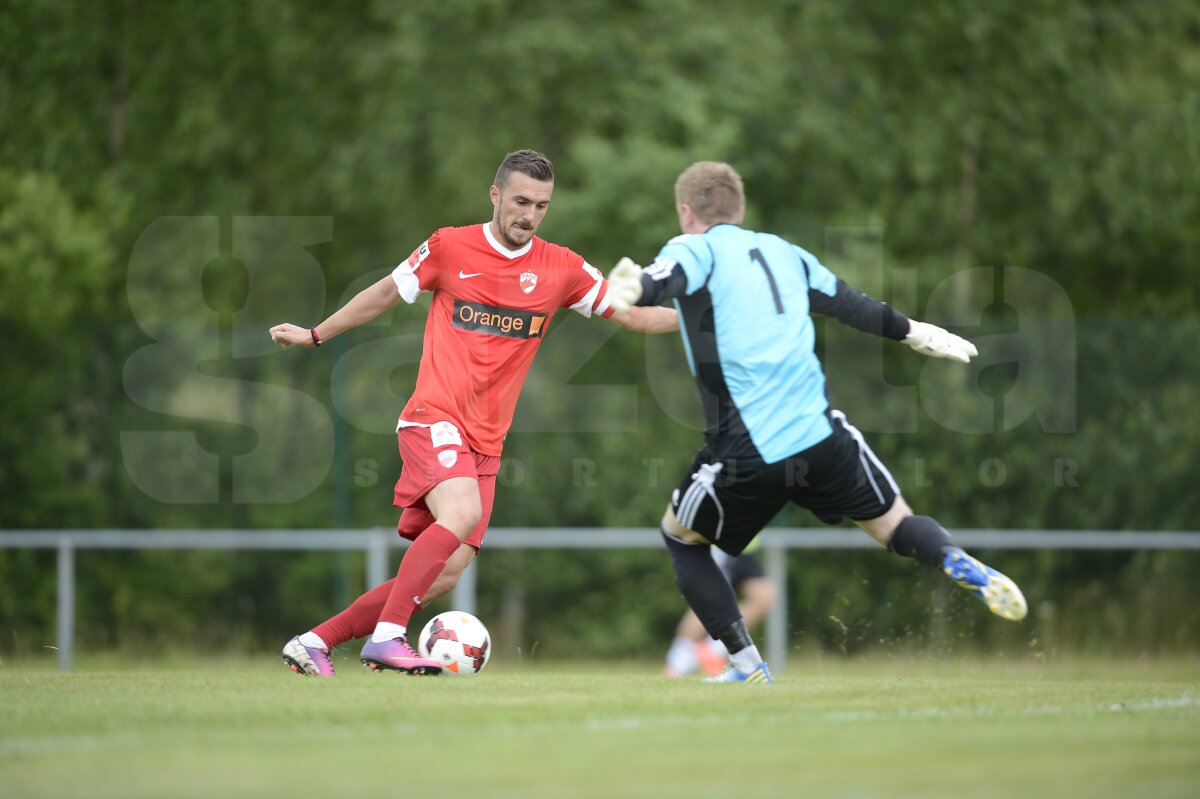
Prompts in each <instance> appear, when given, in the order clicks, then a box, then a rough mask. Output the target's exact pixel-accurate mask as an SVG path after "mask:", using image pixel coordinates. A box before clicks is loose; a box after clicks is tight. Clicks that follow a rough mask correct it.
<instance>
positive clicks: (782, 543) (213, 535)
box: [0, 527, 1200, 671]
mask: <svg viewBox="0 0 1200 799" xmlns="http://www.w3.org/2000/svg"><path fill="white" fill-rule="evenodd" d="M954 539H955V542H956V543H958V544H961V545H962V546H964V547H967V548H969V549H1074V550H1079V549H1108V550H1116V549H1175V550H1200V532H1159V531H1132V530H1131V531H1097V530H955V531H954ZM761 540H762V547H761V549H760V551H761V553H762V554H763V557H764V559H765V561H766V563H765V568H766V571H767V575H768V576H769V577H770V578H771V579H772V580H773V581H774V582H775V585H776V586H777V589H778V591H779V601H778V602H777V603H776V604H775V608H774V609H773V610H772V611H771V613H770V615H769V616H768V617H767V621H766V649H767V658H768V660H769V661H770V663H771V665H772V667H773V668H774V669H775V670H777V671H782V669H783V667H784V665H785V663H786V659H787V651H788V647H787V627H788V619H787V595H786V591H787V558H786V557H785V556H786V554H787V550H789V549H870V548H874V547H876V546H878V545H877V544H876V543H875V542H874V541H873V540H872V539H870V538H868V537H867V536H866V535H863V534H861V533H859V532H858V531H856V530H853V529H851V528H821V529H804V528H783V527H772V528H768V529H767V530H765V531H763V533H762V535H761ZM407 544H408V542H407V541H404V540H403V539H401V538H400V537H399V536H397V535H396V533H395V531H394V530H391V529H386V528H375V529H368V530H0V549H57V550H58V584H57V602H58V629H57V643H58V665H59V668H60V669H62V670H64V671H66V670H69V669H70V668H71V663H72V661H73V660H74V654H75V653H74V639H75V552H76V550H80V549H257V550H273V549H278V550H359V551H362V552H364V553H365V554H366V559H367V569H366V578H367V579H366V583H367V585H366V587H367V588H372V587H374V586H376V585H379V584H380V583H382V582H384V581H386V580H387V579H388V578H389V576H390V575H389V573H388V554H389V550H391V549H398V548H401V547H404V546H407ZM661 547H662V539H661V537H660V536H659V534H658V531H657V530H654V529H646V528H628V527H619V528H610V527H575V528H554V529H539V528H529V527H508V528H495V529H492V530H489V531H488V534H487V548H488V549H658V548H661ZM477 568H478V567H477V566H476V565H475V564H474V563H473V564H472V565H471V566H470V567H469V568H468V569H467V570H466V571H465V572H464V573H463V575H462V578H461V579H460V580H459V583H458V586H457V587H456V588H455V589H454V596H453V604H454V606H455V607H456V608H458V609H459V610H465V611H467V612H473V611H474V610H475V581H476V569H477Z"/></svg>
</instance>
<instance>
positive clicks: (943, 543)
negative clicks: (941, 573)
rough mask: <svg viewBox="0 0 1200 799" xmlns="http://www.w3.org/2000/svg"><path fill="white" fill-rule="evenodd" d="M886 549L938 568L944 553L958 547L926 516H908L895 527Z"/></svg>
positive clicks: (943, 558)
mask: <svg viewBox="0 0 1200 799" xmlns="http://www.w3.org/2000/svg"><path fill="white" fill-rule="evenodd" d="M887 548H888V551H889V552H895V553H896V554H897V555H902V556H904V557H906V558H915V559H917V560H919V561H921V562H922V563H928V564H929V565H931V566H938V567H940V566H941V565H942V561H943V560H945V558H946V553H947V552H951V551H953V550H956V549H958V545H957V544H955V543H954V539H953V538H951V537H950V534H949V533H948V532H946V528H944V527H942V526H941V525H940V524H938V523H937V521H936V520H934V519H931V518H929V517H928V516H909V517H907V518H906V519H905V520H904V521H902V522H900V524H898V525H896V531H895V532H894V533H892V537H891V539H890V540H889V541H888V545H887Z"/></svg>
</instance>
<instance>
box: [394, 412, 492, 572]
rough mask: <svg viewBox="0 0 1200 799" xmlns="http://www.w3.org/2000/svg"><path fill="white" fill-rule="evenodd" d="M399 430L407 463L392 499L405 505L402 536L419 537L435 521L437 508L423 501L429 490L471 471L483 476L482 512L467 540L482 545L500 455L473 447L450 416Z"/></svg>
mask: <svg viewBox="0 0 1200 799" xmlns="http://www.w3.org/2000/svg"><path fill="white" fill-rule="evenodd" d="M396 436H397V438H398V439H399V441H400V460H401V461H403V464H404V465H403V467H402V468H401V470H400V479H399V480H397V481H396V490H395V495H394V500H393V503H392V504H394V505H395V506H396V507H397V508H404V511H403V512H402V513H401V514H400V523H399V524H398V525H397V526H396V531H397V532H398V533H400V535H401V536H403V537H404V538H407V539H410V540H412V539H415V538H416V537H417V536H418V535H420V534H421V532H422V531H423V530H424V529H425V528H426V527H428V526H429V525H431V524H433V514H432V513H430V512H429V508H428V507H427V506H426V505H425V495H426V494H428V493H429V491H430V490H431V489H432V488H433V487H434V486H435V485H437V484H438V483H440V482H442V481H443V480H448V479H450V478H451V477H471V478H473V479H475V480H477V481H478V482H479V503H480V505H481V507H482V508H483V515H482V516H481V517H480V519H479V524H478V525H477V526H476V527H475V529H474V530H472V531H471V534H470V535H469V536H467V540H466V542H465V543H467V544H470V545H471V546H473V547H475V548H476V549H479V547H480V545H481V544H482V543H483V534H484V533H486V532H487V526H488V522H489V521H490V520H491V518H492V503H493V501H494V500H495V498H496V473H497V472H499V471H500V458H499V456H497V455H480V454H479V453H478V452H475V451H474V450H472V449H471V445H470V444H469V443H467V440H466V439H465V438H463V436H462V434H461V433H460V432H459V430H458V428H457V427H456V426H455V425H454V424H452V423H451V422H436V423H435V424H432V425H430V426H429V427H416V426H413V427H401V428H400V430H399V431H398V432H397V433H396Z"/></svg>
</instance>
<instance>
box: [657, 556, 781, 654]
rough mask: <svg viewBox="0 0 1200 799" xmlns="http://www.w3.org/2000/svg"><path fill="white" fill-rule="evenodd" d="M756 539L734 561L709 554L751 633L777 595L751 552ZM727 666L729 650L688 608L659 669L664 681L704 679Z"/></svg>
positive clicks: (769, 609)
mask: <svg viewBox="0 0 1200 799" xmlns="http://www.w3.org/2000/svg"><path fill="white" fill-rule="evenodd" d="M757 548H758V539H757V538H756V539H754V541H753V542H752V543H751V544H750V546H749V547H747V548H746V551H745V552H743V553H742V554H740V555H738V556H737V557H734V556H732V555H728V554H726V553H725V552H722V551H721V550H719V549H714V550H713V551H712V556H713V560H714V561H715V562H716V564H717V568H719V569H720V570H721V574H723V575H725V579H727V580H729V584H730V585H731V586H733V590H734V593H736V594H737V595H738V597H739V601H738V610H739V611H740V612H741V614H742V618H743V619H744V620H745V621H746V629H748V630H754V629H756V628H757V627H758V625H759V623H760V622H761V621H762V620H763V619H764V618H766V615H767V614H768V613H770V612H771V608H773V607H775V601H776V597H777V593H776V591H775V584H774V583H773V582H771V580H770V578H768V577H767V575H766V573H765V572H764V571H763V567H762V563H760V562H759V560H758V557H757V555H755V553H754V550H755V549H757ZM727 665H729V650H727V649H726V648H725V645H724V644H723V643H721V642H720V641H718V640H717V639H716V638H713V637H712V636H710V635H709V634H708V632H707V631H705V629H704V625H703V624H701V623H700V619H698V618H696V614H695V613H694V612H693V611H692V610H691V608H689V609H688V610H687V611H686V612H685V613H684V614H683V618H681V619H680V620H679V625H678V627H676V629H675V640H674V641H672V642H671V648H670V649H668V650H667V662H666V665H664V666H663V675H664V676H666V677H686V676H688V675H690V674H693V673H695V672H696V671H697V670H699V671H702V672H704V673H705V674H706V675H708V676H710V677H711V676H714V675H716V674H720V673H721V670H722V669H724V668H725V667H726V666H727Z"/></svg>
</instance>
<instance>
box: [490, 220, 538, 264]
mask: <svg viewBox="0 0 1200 799" xmlns="http://www.w3.org/2000/svg"><path fill="white" fill-rule="evenodd" d="M483 236H484V238H486V239H487V243H488V244H490V245H492V249H493V250H495V251H496V252H498V253H500V254H501V255H503V256H504V257H505V258H507V259H508V260H510V261H511V260H513V259H514V258H520V257H521V256H522V255H524V254H525V253H527V252H529V251H530V250H531V249H533V239H532V238H531V239H529V243H528V244H526V245H525V246H524V247H522V248H521V249H519V250H510V249H508V248H507V247H505V246H504V245H503V244H501V243H500V242H498V241H496V237H495V236H493V235H492V223H491V222H484V223H483Z"/></svg>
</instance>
